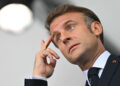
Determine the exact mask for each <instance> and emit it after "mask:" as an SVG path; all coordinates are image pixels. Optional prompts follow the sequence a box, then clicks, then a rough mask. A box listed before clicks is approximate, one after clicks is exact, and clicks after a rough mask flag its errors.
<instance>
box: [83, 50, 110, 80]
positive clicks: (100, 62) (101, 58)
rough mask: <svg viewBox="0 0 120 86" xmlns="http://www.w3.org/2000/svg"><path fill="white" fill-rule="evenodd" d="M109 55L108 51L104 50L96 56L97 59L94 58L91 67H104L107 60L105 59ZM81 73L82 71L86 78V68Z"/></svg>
mask: <svg viewBox="0 0 120 86" xmlns="http://www.w3.org/2000/svg"><path fill="white" fill-rule="evenodd" d="M109 56H110V52H108V51H104V52H103V53H102V54H101V55H100V56H99V57H98V58H97V60H96V61H95V63H94V64H93V67H98V68H101V69H104V67H105V65H106V62H107V59H108V57H109ZM83 73H84V75H85V77H86V78H87V73H88V70H85V71H83Z"/></svg>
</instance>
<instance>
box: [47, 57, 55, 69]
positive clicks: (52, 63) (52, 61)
mask: <svg viewBox="0 0 120 86" xmlns="http://www.w3.org/2000/svg"><path fill="white" fill-rule="evenodd" d="M49 65H51V66H52V67H55V66H56V60H55V59H53V58H50V64H49Z"/></svg>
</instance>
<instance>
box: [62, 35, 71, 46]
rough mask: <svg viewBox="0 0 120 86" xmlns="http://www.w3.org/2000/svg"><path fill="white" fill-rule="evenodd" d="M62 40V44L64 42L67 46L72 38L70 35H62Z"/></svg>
mask: <svg viewBox="0 0 120 86" xmlns="http://www.w3.org/2000/svg"><path fill="white" fill-rule="evenodd" d="M61 40H62V42H63V43H64V44H67V43H69V42H70V40H71V37H70V35H68V34H64V35H62V37H61Z"/></svg>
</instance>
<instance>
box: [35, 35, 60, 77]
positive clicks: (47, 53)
mask: <svg viewBox="0 0 120 86" xmlns="http://www.w3.org/2000/svg"><path fill="white" fill-rule="evenodd" d="M51 41H52V36H50V37H49V39H48V40H47V41H46V42H45V41H44V40H42V43H41V50H40V52H39V53H37V54H36V57H35V63H34V70H33V76H39V77H46V78H48V77H50V76H51V75H52V74H53V72H54V68H55V65H56V59H59V56H58V55H57V53H56V52H54V51H53V50H51V49H49V48H47V47H48V46H49V44H50V42H51ZM53 56H54V57H55V58H56V59H54V58H53ZM47 57H48V58H49V59H50V63H49V64H48V63H47Z"/></svg>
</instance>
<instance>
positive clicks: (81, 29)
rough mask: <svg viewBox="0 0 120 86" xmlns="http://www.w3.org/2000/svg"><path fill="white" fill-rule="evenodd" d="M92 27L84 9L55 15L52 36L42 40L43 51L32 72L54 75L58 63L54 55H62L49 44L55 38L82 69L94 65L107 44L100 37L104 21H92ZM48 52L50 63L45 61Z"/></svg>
mask: <svg viewBox="0 0 120 86" xmlns="http://www.w3.org/2000/svg"><path fill="white" fill-rule="evenodd" d="M91 31H92V32H90V30H89V29H88V27H87V25H86V23H85V19H84V15H83V14H82V13H79V12H69V13H65V14H63V15H61V16H58V17H56V18H55V19H54V20H53V21H52V23H51V25H50V33H51V36H50V37H49V39H48V40H47V41H46V42H42V48H41V51H40V53H38V54H37V56H36V60H35V65H34V71H33V76H42V77H49V76H51V75H52V73H53V71H54V68H55V64H56V60H55V59H53V58H52V56H54V57H55V58H56V59H58V58H59V56H58V55H57V53H55V52H54V51H53V50H51V49H48V48H47V46H48V45H49V44H50V42H51V41H54V43H55V44H56V45H57V46H58V48H59V49H60V51H61V52H62V54H63V55H64V56H65V58H66V59H67V60H68V61H69V62H70V63H72V64H75V65H78V66H79V67H80V68H81V69H82V70H86V69H89V68H90V67H92V65H93V63H94V62H95V60H96V59H97V58H98V56H99V55H100V54H101V53H103V52H104V51H105V48H104V46H103V44H102V42H101V40H100V37H99V36H100V34H101V33H102V26H101V24H100V23H99V22H96V21H95V22H93V23H92V24H91ZM44 51H46V53H44ZM46 56H48V57H49V58H50V64H48V63H47V62H46Z"/></svg>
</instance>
